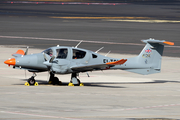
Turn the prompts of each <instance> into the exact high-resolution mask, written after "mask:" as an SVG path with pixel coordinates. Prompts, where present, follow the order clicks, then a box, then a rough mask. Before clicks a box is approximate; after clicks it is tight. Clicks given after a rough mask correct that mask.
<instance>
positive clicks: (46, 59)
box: [43, 52, 48, 61]
mask: <svg viewBox="0 0 180 120" xmlns="http://www.w3.org/2000/svg"><path fill="white" fill-rule="evenodd" d="M43 55H44V59H45V61H48V58H47V57H46V55H45V53H44V52H43Z"/></svg>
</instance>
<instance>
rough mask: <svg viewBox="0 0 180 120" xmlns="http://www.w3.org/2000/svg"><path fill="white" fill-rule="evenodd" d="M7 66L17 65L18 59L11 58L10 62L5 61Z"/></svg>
mask: <svg viewBox="0 0 180 120" xmlns="http://www.w3.org/2000/svg"><path fill="white" fill-rule="evenodd" d="M4 63H5V64H8V65H15V64H16V59H15V58H11V59H9V60H6V61H4Z"/></svg>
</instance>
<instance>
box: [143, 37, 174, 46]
mask: <svg viewBox="0 0 180 120" xmlns="http://www.w3.org/2000/svg"><path fill="white" fill-rule="evenodd" d="M141 41H142V42H144V43H159V44H168V45H174V43H173V42H169V41H165V40H155V39H152V38H150V39H147V40H141Z"/></svg>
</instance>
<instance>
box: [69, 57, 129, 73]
mask: <svg viewBox="0 0 180 120" xmlns="http://www.w3.org/2000/svg"><path fill="white" fill-rule="evenodd" d="M126 61H127V59H121V60H118V61H115V62H108V63H104V64H93V65H81V66H76V67H71V70H73V71H75V72H86V71H93V70H106V69H109V68H110V67H114V66H115V65H122V64H124V63H125V62H126Z"/></svg>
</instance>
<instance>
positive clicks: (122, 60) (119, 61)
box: [106, 59, 127, 65]
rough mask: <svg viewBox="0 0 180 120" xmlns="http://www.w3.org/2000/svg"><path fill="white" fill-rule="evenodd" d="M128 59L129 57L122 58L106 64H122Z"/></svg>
mask: <svg viewBox="0 0 180 120" xmlns="http://www.w3.org/2000/svg"><path fill="white" fill-rule="evenodd" d="M126 61H127V59H121V60H118V61H115V62H108V63H106V64H107V65H122V64H124V63H125V62H126Z"/></svg>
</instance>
